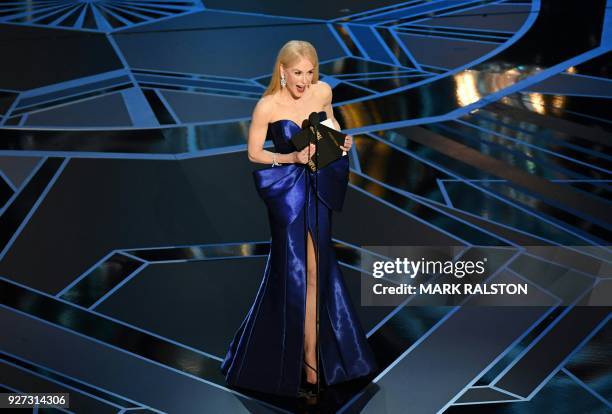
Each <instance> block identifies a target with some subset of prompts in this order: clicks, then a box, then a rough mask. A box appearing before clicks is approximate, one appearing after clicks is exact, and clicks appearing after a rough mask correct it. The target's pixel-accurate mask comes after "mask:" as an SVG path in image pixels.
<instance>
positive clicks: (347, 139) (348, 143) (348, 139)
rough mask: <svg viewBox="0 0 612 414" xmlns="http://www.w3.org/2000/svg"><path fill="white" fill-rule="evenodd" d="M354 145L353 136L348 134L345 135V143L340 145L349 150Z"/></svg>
mask: <svg viewBox="0 0 612 414" xmlns="http://www.w3.org/2000/svg"><path fill="white" fill-rule="evenodd" d="M352 146H353V136H352V135H347V136H346V137H344V145H342V146H340V148H342V149H343V150H344V151H346V152H348V151H349V150H350V149H351V147H352Z"/></svg>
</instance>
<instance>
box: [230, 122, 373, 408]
mask: <svg viewBox="0 0 612 414" xmlns="http://www.w3.org/2000/svg"><path fill="white" fill-rule="evenodd" d="M319 115H320V117H321V120H323V119H324V117H325V112H321V113H320V114H319ZM299 130H300V126H298V125H297V124H295V123H294V122H293V121H290V120H284V119H283V120H279V121H276V122H273V123H270V124H269V125H268V138H271V139H272V141H273V142H274V147H275V151H276V152H279V153H290V152H293V151H295V148H294V147H293V144H292V143H291V142H290V141H289V139H290V138H291V137H292V135H293V134H295V133H296V132H298V131H299ZM348 172H349V162H348V156H343V157H342V158H340V159H339V160H337V161H334V162H333V163H331V164H329V165H328V166H326V167H325V168H322V169H321V170H320V171H319V172H318V186H319V195H318V197H317V196H316V193H315V191H314V187H313V185H314V180H315V174H317V173H313V172H311V171H310V170H309V169H307V168H306V166H305V165H303V164H284V165H282V166H278V167H269V168H264V169H261V170H258V171H254V172H253V175H254V178H255V186H256V189H257V191H258V193H259V195H260V196H261V198H262V199H263V200H264V202H265V204H266V206H267V208H268V218H269V221H270V230H271V236H272V237H271V244H270V253H269V255H268V258H267V262H266V266H265V271H264V276H263V279H262V281H261V285H260V286H259V290H258V292H257V295H256V297H255V301H254V303H253V305H252V306H251V309H250V310H249V312H248V314H247V315H246V317H245V319H244V320H243V322H242V324H241V325H240V327H239V328H238V330H237V331H236V333H235V335H234V338H233V340H232V341H231V343H230V345H229V349H228V351H227V354H226V356H225V359H224V361H223V363H222V364H221V372H222V373H223V375H224V376H225V378H226V381H227V383H228V384H229V385H232V386H236V387H240V388H246V389H251V390H256V391H261V392H266V393H271V394H277V395H285V396H297V393H298V388H299V386H300V383H301V374H302V369H303V366H304V363H303V361H304V320H305V306H306V287H307V285H306V225H308V228H309V229H310V231H311V234H312V237H313V241H314V243H315V247H316V240H317V239H316V237H317V234H316V224H315V223H316V217H315V211H316V207H315V203H318V213H319V225H318V227H319V246H320V249H319V263H320V264H319V266H320V267H319V295H320V296H319V298H320V307H319V312H320V314H319V322H320V324H319V341H320V342H319V344H320V353H321V363H320V366H319V369H321V368H322V371H321V372H320V373H319V377H320V380H321V383H322V384H328V385H331V384H336V383H339V382H343V381H347V380H350V379H354V378H357V377H361V376H364V375H368V374H371V373H373V372H374V371H375V370H377V369H378V366H377V363H376V361H375V358H374V355H373V353H372V351H371V349H370V346H369V345H368V342H367V338H366V336H365V334H364V332H363V329H362V327H361V325H360V322H359V320H358V318H357V316H356V313H355V310H354V308H353V306H352V304H351V301H350V297H349V295H348V291H347V289H346V286H345V285H344V281H343V279H342V277H343V276H342V274H341V272H340V267H339V265H338V262H337V261H336V256H335V253H334V249H333V245H332V240H331V218H332V210H335V211H340V210H341V208H342V204H343V201H344V196H345V193H346V188H347V185H348ZM306 189H308V190H306Z"/></svg>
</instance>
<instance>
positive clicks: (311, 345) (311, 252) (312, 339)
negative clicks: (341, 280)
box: [304, 230, 318, 384]
mask: <svg viewBox="0 0 612 414" xmlns="http://www.w3.org/2000/svg"><path fill="white" fill-rule="evenodd" d="M306 244H307V255H306V256H307V260H306V275H307V282H306V285H307V287H306V318H305V321H304V357H305V360H306V362H307V363H308V365H310V366H311V367H313V368H314V369H318V367H317V354H316V347H317V331H316V328H317V327H316V321H317V320H316V312H317V262H316V256H315V249H314V243H313V240H312V235H311V234H310V230H309V231H308V238H307V243H306ZM308 365H304V368H305V369H306V381H308V382H309V383H311V384H316V383H317V373H316V372H315V371H314V370H313V369H312V368H310V367H308Z"/></svg>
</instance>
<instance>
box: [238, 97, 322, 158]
mask: <svg viewBox="0 0 612 414" xmlns="http://www.w3.org/2000/svg"><path fill="white" fill-rule="evenodd" d="M270 116H271V108H270V105H269V103H268V102H267V101H266V100H265V98H262V99H260V100H259V102H257V105H255V109H254V110H253V116H252V118H251V126H250V127H249V138H248V140H249V141H248V145H247V147H248V156H249V161H251V162H256V163H260V164H272V163H273V162H274V157H276V162H278V163H280V164H291V163H295V162H300V163H306V162H307V161H308V159H307V158H305V156H304V154H302V152H304V150H307V149H308V147H306V148H305V149H304V150H302V151H300V152H299V153H298V152H297V151H294V152H290V153H288V154H280V153H275V152H272V151H267V150H265V149H263V146H264V142H265V140H266V133H267V132H268V122H269V121H270ZM310 150H311V152H314V145H313V146H312V147H311V149H310ZM306 157H307V156H306Z"/></svg>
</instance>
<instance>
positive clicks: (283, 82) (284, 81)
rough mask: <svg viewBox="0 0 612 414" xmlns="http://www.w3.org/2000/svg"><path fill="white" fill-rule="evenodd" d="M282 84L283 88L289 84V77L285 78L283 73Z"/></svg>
mask: <svg viewBox="0 0 612 414" xmlns="http://www.w3.org/2000/svg"><path fill="white" fill-rule="evenodd" d="M280 84H281V88H284V87H285V86H286V85H287V79H285V77H284V76H283V75H281V80H280Z"/></svg>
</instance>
